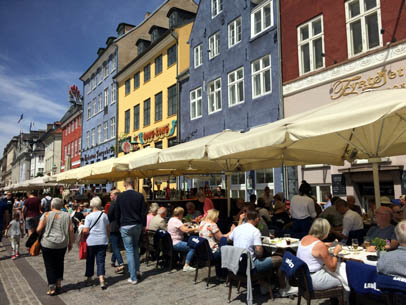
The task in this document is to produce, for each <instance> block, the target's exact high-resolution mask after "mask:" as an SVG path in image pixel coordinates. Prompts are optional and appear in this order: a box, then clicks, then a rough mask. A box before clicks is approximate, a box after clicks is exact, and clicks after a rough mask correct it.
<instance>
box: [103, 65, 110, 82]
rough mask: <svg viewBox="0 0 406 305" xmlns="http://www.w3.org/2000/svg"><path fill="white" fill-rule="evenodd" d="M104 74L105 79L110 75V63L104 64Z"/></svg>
mask: <svg viewBox="0 0 406 305" xmlns="http://www.w3.org/2000/svg"><path fill="white" fill-rule="evenodd" d="M103 75H104V79H106V78H107V77H108V76H109V63H108V62H105V63H104V64H103Z"/></svg>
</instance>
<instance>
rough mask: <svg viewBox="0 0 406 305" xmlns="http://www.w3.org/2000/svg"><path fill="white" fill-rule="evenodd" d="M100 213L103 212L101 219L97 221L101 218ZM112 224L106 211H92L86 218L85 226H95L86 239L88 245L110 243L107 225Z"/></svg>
mask: <svg viewBox="0 0 406 305" xmlns="http://www.w3.org/2000/svg"><path fill="white" fill-rule="evenodd" d="M100 213H103V214H102V216H101V217H100V219H99V220H98V221H97V223H96V225H95V226H93V225H94V223H95V222H96V220H97V218H99V216H100ZM108 224H110V222H109V218H108V217H107V215H106V213H104V212H101V211H100V212H92V213H90V214H89V215H87V216H86V218H85V228H89V229H90V228H91V227H92V226H93V228H92V229H91V230H90V232H89V236H88V237H87V239H86V242H87V245H88V246H97V245H108V243H109V238H108V236H107V225H108Z"/></svg>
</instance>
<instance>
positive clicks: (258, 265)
mask: <svg viewBox="0 0 406 305" xmlns="http://www.w3.org/2000/svg"><path fill="white" fill-rule="evenodd" d="M254 265H255V269H256V270H257V272H264V271H268V270H271V269H272V259H271V258H270V257H266V258H264V259H258V258H257V259H256V260H254Z"/></svg>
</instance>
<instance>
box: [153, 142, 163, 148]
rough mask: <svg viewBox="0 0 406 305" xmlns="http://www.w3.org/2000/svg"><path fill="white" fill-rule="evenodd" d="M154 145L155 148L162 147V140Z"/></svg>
mask: <svg viewBox="0 0 406 305" xmlns="http://www.w3.org/2000/svg"><path fill="white" fill-rule="evenodd" d="M154 147H155V148H159V149H162V141H159V142H155V146H154Z"/></svg>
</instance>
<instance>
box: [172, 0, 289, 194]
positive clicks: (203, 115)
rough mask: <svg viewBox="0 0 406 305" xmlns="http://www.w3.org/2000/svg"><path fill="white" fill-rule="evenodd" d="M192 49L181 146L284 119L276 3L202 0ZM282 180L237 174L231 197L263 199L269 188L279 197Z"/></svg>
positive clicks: (275, 174)
mask: <svg viewBox="0 0 406 305" xmlns="http://www.w3.org/2000/svg"><path fill="white" fill-rule="evenodd" d="M189 44H190V57H191V65H190V69H189V75H188V76H185V77H184V78H183V83H182V89H181V117H180V132H181V136H180V138H181V141H182V142H185V141H190V140H193V139H196V138H200V137H203V136H207V135H210V134H214V133H218V132H221V131H223V130H225V129H231V130H248V129H250V128H252V127H254V126H258V125H262V124H265V123H269V122H273V121H275V120H278V119H279V118H280V114H279V105H280V92H279V91H280V90H279V87H280V83H279V81H280V80H279V58H278V39H277V6H276V1H272V0H266V1H245V0H235V1H223V0H201V1H200V3H199V9H198V12H197V16H196V20H195V23H194V26H193V29H192V33H191V35H190V40H189ZM270 136H272V135H270ZM280 177H281V173H280V169H264V170H262V171H257V172H247V173H244V172H242V173H237V174H234V175H233V176H232V179H231V180H232V186H231V189H232V196H233V197H235V198H238V197H242V198H244V199H245V200H248V198H249V195H250V194H253V193H256V194H257V196H258V197H260V196H262V192H263V190H264V188H265V187H266V186H268V187H270V189H271V190H272V191H273V192H274V193H276V192H279V191H280V190H281V178H280ZM223 180H224V179H223ZM194 186H195V185H194Z"/></svg>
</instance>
